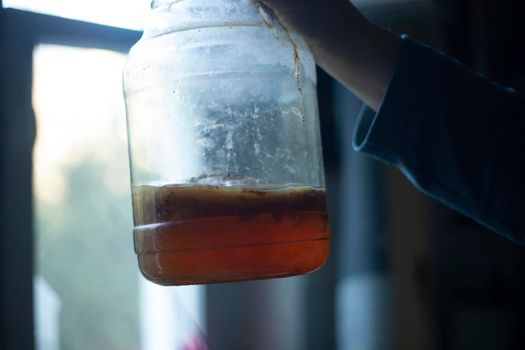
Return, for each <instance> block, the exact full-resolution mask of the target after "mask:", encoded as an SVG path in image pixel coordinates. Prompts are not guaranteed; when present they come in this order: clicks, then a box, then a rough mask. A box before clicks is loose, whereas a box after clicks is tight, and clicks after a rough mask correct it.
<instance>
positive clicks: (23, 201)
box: [0, 0, 525, 350]
mask: <svg viewBox="0 0 525 350" xmlns="http://www.w3.org/2000/svg"><path fill="white" fill-rule="evenodd" d="M0 3H1V5H2V6H0V193H1V194H2V195H1V196H0V280H1V282H0V286H1V287H0V317H1V319H0V349H7V350H10V349H31V348H36V349H42V350H44V349H45V350H54V349H145V350H149V349H153V350H157V349H159V350H163V349H172V350H200V349H205V348H209V349H218V350H221V349H228V350H236V349H239V350H241V349H255V350H257V349H276V350H279V349H287V350H295V349H312V350H313V349H337V350H344V349H350V350H380V349H381V350H383V349H384V350H390V349H392V350H394V349H401V350H411V349H431V350H438V349H463V350H464V349H478V350H480V349H524V348H525V332H523V329H524V327H525V298H523V295H525V278H524V276H525V254H524V253H525V251H524V248H523V247H520V246H517V245H513V244H511V243H510V242H508V241H506V240H505V239H503V238H500V237H499V236H497V235H495V234H493V233H491V232H488V231H487V230H485V229H483V228H481V227H480V226H478V225H477V224H475V223H473V222H472V221H470V220H468V219H466V218H464V217H463V216H461V215H459V214H457V213H454V212H452V211H450V210H448V209H447V208H445V207H443V206H441V205H439V204H436V203H435V202H433V201H431V200H429V199H427V198H426V197H425V196H423V195H422V194H420V193H419V192H418V191H417V190H415V189H414V188H413V187H412V186H411V185H410V184H409V183H408V182H407V180H406V179H404V178H403V177H402V176H401V175H400V173H399V172H398V171H397V170H395V169H392V168H390V167H385V166H383V165H382V164H380V163H377V162H375V161H373V160H370V159H368V158H366V157H364V156H361V155H358V154H356V153H354V152H353V151H352V149H351V135H352V129H353V125H354V122H355V119H356V117H357V114H358V112H359V110H360V109H361V107H362V104H361V102H360V101H359V100H358V99H356V98H355V97H354V96H353V95H352V94H351V93H349V92H348V91H346V90H345V89H344V88H342V87H341V86H340V85H339V84H337V83H336V82H335V81H333V80H332V79H331V78H330V77H328V76H327V75H326V74H324V73H323V72H322V71H319V86H318V87H319V99H320V100H319V103H320V110H321V119H322V123H323V140H324V151H325V162H326V173H327V180H328V183H327V187H328V194H329V209H330V216H331V219H332V223H333V240H332V249H331V256H330V259H329V261H328V263H327V264H325V265H324V266H323V268H321V269H320V270H319V271H317V272H315V273H313V274H310V275H308V276H303V277H297V278H289V279H283V280H273V281H262V282H249V283H235V284H228V285H212V286H207V287H183V288H180V287H176V288H161V287H157V286H154V285H152V284H151V283H148V282H146V281H145V280H144V279H143V278H142V277H141V276H140V273H139V272H138V269H137V264H136V258H135V254H134V252H133V245H132V236H131V230H132V218H131V199H130V191H129V188H130V186H129V169H128V158H127V145H126V130H125V114H124V101H123V96H122V87H121V73H122V68H123V64H124V62H125V57H126V56H125V54H126V52H127V50H128V49H129V47H130V46H131V45H132V44H133V43H134V42H135V41H137V40H138V38H139V37H140V31H141V29H142V28H143V26H144V24H145V22H146V18H147V12H148V8H149V2H148V1H147V0H105V1H102V0H97V1H94V0H91V1H87V0H67V1H66V0H38V1H37V0H3V1H0ZM354 3H355V4H356V5H357V6H358V7H360V8H361V9H362V10H363V11H364V12H365V13H366V15H367V16H369V18H371V19H372V20H373V21H375V22H376V23H379V24H381V25H384V26H387V27H389V28H391V29H392V30H394V31H397V32H399V33H407V34H409V35H410V36H412V37H413V38H415V39H418V40H420V41H423V42H426V43H429V44H431V45H432V46H434V47H436V48H438V49H440V50H442V51H444V52H446V53H448V54H450V55H452V56H454V57H457V58H458V59H460V60H461V61H462V62H464V63H465V64H466V65H468V66H469V67H471V68H473V69H474V70H476V71H479V72H481V73H483V74H485V75H487V76H488V77H489V78H491V79H493V80H496V81H498V82H500V83H502V84H504V85H506V86H512V87H514V88H516V89H517V90H518V91H524V90H525V69H524V66H523V62H525V22H524V21H523V14H524V13H525V12H524V10H525V4H523V2H522V1H512V0H500V1H497V2H496V1H486V0H455V1H451V0H434V1H427V0H419V1H417V0H359V1H354ZM341 40H344V38H341ZM516 161H520V160H519V159H517V160H516Z"/></svg>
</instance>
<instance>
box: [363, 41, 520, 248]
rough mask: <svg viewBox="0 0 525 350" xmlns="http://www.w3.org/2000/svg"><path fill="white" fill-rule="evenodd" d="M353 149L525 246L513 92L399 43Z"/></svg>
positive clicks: (416, 45)
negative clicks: (376, 106) (376, 105)
mask: <svg viewBox="0 0 525 350" xmlns="http://www.w3.org/2000/svg"><path fill="white" fill-rule="evenodd" d="M354 148H355V149H356V150H358V151H361V152H364V153H367V154H369V155H371V156H373V157H375V158H377V159H379V160H382V161H383V162H386V163H389V164H393V165H395V166H397V167H398V168H399V169H400V170H401V171H402V172H403V173H404V174H405V175H406V176H407V177H408V178H409V180H410V181H411V182H412V183H414V185H415V186H416V187H418V188H419V189H420V190H421V191H423V192H424V193H426V194H428V195H430V196H431V197H433V198H435V199H437V200H438V201H440V202H442V203H444V204H446V205H448V206H449V207H451V208H453V209H455V210H457V211H459V212H461V213H463V214H464V215H466V216H468V217H470V218H472V219H474V220H476V221H477V222H479V223H481V224H483V225H485V226H487V227H488V228H490V229H492V230H494V231H496V232H498V233H500V234H502V235H504V236H506V237H508V238H510V239H512V240H514V241H515V242H519V243H521V244H525V102H524V100H522V99H521V98H520V97H519V96H517V94H516V93H515V92H514V91H512V90H510V89H505V88H503V87H502V86H500V85H498V84H495V83H493V82H491V81H489V80H487V79H486V78H484V77H483V76H481V75H478V74H475V73H474V72H472V71H470V70H469V69H468V68H466V67H465V66H464V65H462V64H461V63H459V62H458V61H456V60H453V59H451V58H450V57H447V56H445V55H444V54H441V53H439V52H437V51H435V50H433V49H431V48H429V47H427V46H424V45H422V44H419V43H417V42H415V41H413V40H411V39H410V38H408V37H406V36H403V37H402V45H401V54H400V58H399V62H398V65H397V68H396V69H395V71H394V73H393V75H392V78H391V82H390V86H389V88H388V91H387V93H386V96H385V98H384V100H383V103H382V105H381V108H380V110H379V112H378V113H377V114H376V113H375V112H373V111H372V110H370V109H368V108H365V109H364V110H363V111H362V113H361V115H360V117H359V119H358V122H357V126H356V130H355V134H354Z"/></svg>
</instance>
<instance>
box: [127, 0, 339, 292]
mask: <svg viewBox="0 0 525 350" xmlns="http://www.w3.org/2000/svg"><path fill="white" fill-rule="evenodd" d="M124 88H125V97H126V107H127V120H128V135H129V151H130V162H131V178H132V191H133V214H134V223H135V227H134V242H135V251H136V253H137V255H138V260H139V265H140V269H141V271H142V272H143V274H144V276H145V277H146V278H148V279H150V280H151V281H153V282H156V283H158V284H162V285H185V284H201V283H214V282H229V281H240V280H248V279H262V278H273V277H285V276H291V275H297V274H302V273H306V272H310V271H312V270H315V269H316V268H318V267H319V266H320V265H322V263H323V262H324V261H325V260H326V258H327V255H328V246H329V237H330V230H329V221H328V216H327V214H326V200H325V182H324V173H323V160H322V150H321V137H320V130H319V117H318V107H317V96H316V71H315V62H314V58H313V56H312V54H311V52H310V51H309V50H308V48H307V46H306V44H305V43H304V41H303V40H302V39H301V38H300V37H298V36H296V35H295V34H293V33H289V32H288V31H287V30H286V29H284V28H283V27H282V26H281V25H279V23H278V22H277V21H275V20H274V19H273V18H272V17H271V15H269V14H268V13H266V12H264V11H263V10H262V9H260V8H259V7H258V6H257V5H255V4H254V2H253V1H251V0H171V1H168V0H158V1H153V3H152V11H151V16H150V22H149V25H148V27H147V28H146V30H145V32H144V36H143V37H142V39H141V40H140V41H139V42H138V43H137V44H136V45H135V46H134V47H133V48H132V49H131V51H130V54H129V58H128V62H127V65H126V68H125V72H124Z"/></svg>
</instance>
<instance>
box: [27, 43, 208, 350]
mask: <svg viewBox="0 0 525 350" xmlns="http://www.w3.org/2000/svg"><path fill="white" fill-rule="evenodd" d="M124 61H125V56H124V55H122V54H119V53H115V52H110V51H103V50H95V49H85V48H73V47H64V46H53V45H41V46H38V47H37V49H36V50H35V53H34V82H33V104H34V108H35V112H36V116H37V128H38V129H37V130H38V131H37V141H36V144H35V148H34V196H35V199H34V203H35V204H34V207H35V231H36V237H35V239H36V250H35V255H36V256H35V262H36V276H35V314H36V320H35V321H36V330H37V343H38V349H59V348H62V349H140V348H142V349H183V348H184V346H190V345H188V344H198V343H199V342H201V339H202V331H201V330H202V322H203V317H202V314H203V311H204V310H203V304H202V300H203V296H202V291H203V289H202V288H198V287H189V288H164V287H158V286H154V285H152V284H151V283H149V282H146V281H145V280H144V278H143V277H142V276H141V275H140V273H139V271H138V267H137V261H136V257H135V253H134V251H133V240H132V234H131V232H132V217H131V199H130V184H129V169H128V154H127V146H126V129H125V115H124V103H123V96H122V84H121V73H122V67H123V65H124ZM187 348H189V347H187Z"/></svg>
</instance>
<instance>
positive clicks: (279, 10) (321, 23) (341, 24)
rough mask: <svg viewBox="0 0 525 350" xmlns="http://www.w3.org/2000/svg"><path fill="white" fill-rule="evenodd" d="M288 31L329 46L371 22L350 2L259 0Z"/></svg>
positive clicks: (311, 42)
mask: <svg viewBox="0 0 525 350" xmlns="http://www.w3.org/2000/svg"><path fill="white" fill-rule="evenodd" d="M256 1H257V2H259V3H260V4H261V5H263V6H264V7H266V8H268V9H270V10H271V11H272V12H273V13H274V14H275V16H276V17H277V18H278V19H279V21H280V22H281V23H282V24H283V25H284V26H285V27H286V28H288V29H291V30H292V31H294V32H296V33H298V34H300V35H301V36H302V37H303V38H304V39H306V41H308V42H309V43H310V44H311V45H318V44H322V45H326V44H327V41H334V40H336V39H338V38H339V37H340V36H341V35H342V34H343V33H344V32H347V31H349V30H354V31H356V32H361V31H363V30H364V27H366V26H367V25H368V24H369V23H368V21H367V20H366V19H365V18H364V17H363V16H362V15H361V13H360V12H359V11H358V10H357V9H356V8H355V7H354V6H353V5H352V4H350V3H349V2H348V1H347V0H256Z"/></svg>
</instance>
